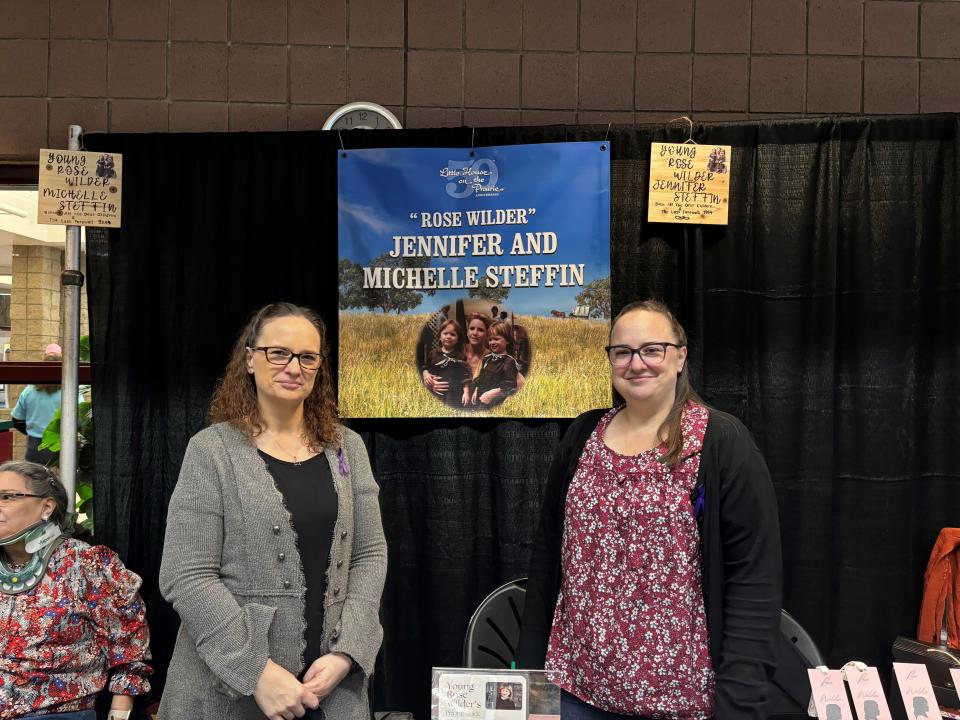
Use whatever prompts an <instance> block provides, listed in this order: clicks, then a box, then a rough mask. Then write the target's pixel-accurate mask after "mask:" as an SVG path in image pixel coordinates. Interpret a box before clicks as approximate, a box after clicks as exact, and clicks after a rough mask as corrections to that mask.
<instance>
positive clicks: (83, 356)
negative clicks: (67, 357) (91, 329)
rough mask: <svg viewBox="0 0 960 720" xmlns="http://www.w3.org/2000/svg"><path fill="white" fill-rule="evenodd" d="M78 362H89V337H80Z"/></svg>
mask: <svg viewBox="0 0 960 720" xmlns="http://www.w3.org/2000/svg"><path fill="white" fill-rule="evenodd" d="M80 361H81V362H90V336H89V335H81V336H80Z"/></svg>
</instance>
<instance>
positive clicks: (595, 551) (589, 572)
mask: <svg viewBox="0 0 960 720" xmlns="http://www.w3.org/2000/svg"><path fill="white" fill-rule="evenodd" d="M618 411H619V408H615V409H613V410H611V411H610V412H608V413H607V414H606V415H605V416H604V417H603V418H602V419H601V420H600V422H599V424H598V425H597V427H596V429H595V430H594V431H593V434H592V435H591V436H590V438H589V439H588V440H587V443H586V445H585V447H584V450H583V453H582V454H581V456H580V461H579V463H578V465H577V470H576V473H575V474H574V476H573V479H572V480H571V483H570V489H569V491H568V493H567V500H566V510H565V519H564V527H563V544H562V549H561V562H562V580H561V585H560V594H559V596H558V599H557V608H556V612H555V615H554V619H553V627H552V630H551V633H550V642H549V645H548V649H547V661H546V669H547V670H548V671H550V678H551V680H552V681H553V682H554V683H555V684H557V685H559V686H560V687H561V688H563V689H564V690H566V691H567V692H569V693H571V694H573V695H575V696H577V697H578V698H581V699H582V700H585V701H587V702H589V703H590V704H592V705H595V706H596V707H599V708H602V709H603V710H607V711H610V712H614V713H621V714H626V715H643V716H646V717H650V718H670V719H681V718H682V719H683V720H699V719H701V718H708V717H710V716H712V715H713V691H714V672H713V665H712V663H711V660H710V647H709V643H708V640H709V638H708V635H707V618H706V611H705V610H704V604H703V587H702V582H701V557H700V538H699V532H698V530H697V521H696V517H695V515H694V509H693V506H692V504H691V498H690V495H691V492H692V491H693V490H694V488H695V487H696V481H697V471H698V470H699V468H700V451H701V449H702V447H703V436H704V433H705V432H706V427H707V419H708V411H707V409H706V408H705V407H703V406H702V405H699V404H695V403H688V404H687V406H686V408H685V409H684V412H683V416H682V418H681V427H682V430H683V451H682V453H681V459H680V462H679V463H678V464H677V465H676V466H675V467H674V468H670V467H668V466H666V465H664V464H663V463H661V462H660V453H661V452H663V450H664V448H663V446H662V445H661V446H659V447H656V448H652V449H651V450H647V451H646V452H643V453H641V454H639V455H635V456H626V455H621V454H619V453H617V452H615V451H613V450H611V449H610V448H609V447H607V446H606V444H605V443H604V441H603V435H604V432H605V431H606V429H607V427H608V426H609V424H610V421H611V420H612V419H613V417H614V416H615V415H616V414H617V412H618Z"/></svg>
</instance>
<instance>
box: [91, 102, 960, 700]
mask: <svg viewBox="0 0 960 720" xmlns="http://www.w3.org/2000/svg"><path fill="white" fill-rule="evenodd" d="M958 127H960V123H958V117H957V116H955V115H937V116H925V117H907V118H896V119H887V118H877V119H869V118H868V119H863V118H859V119H822V120H803V121H793V122H776V123H768V122H763V123H743V124H718V125H706V126H703V125H697V126H696V128H695V131H694V138H695V139H696V140H697V141H699V142H704V143H710V144H729V145H732V146H733V159H732V172H733V176H732V182H731V192H730V222H729V225H728V226H726V227H712V226H704V227H681V226H675V225H660V224H648V223H647V221H646V205H645V203H646V195H647V193H646V185H647V173H648V164H649V153H650V142H651V141H653V140H660V141H663V140H668V141H680V140H682V139H684V137H685V133H680V132H679V131H676V130H667V129H664V128H662V127H656V126H634V127H614V128H610V129H608V128H606V127H591V128H583V127H560V126H557V127H547V128H492V129H478V130H477V131H476V135H475V138H473V141H474V142H475V143H476V144H477V145H498V144H520V143H537V142H562V141H565V140H587V139H589V140H597V139H602V138H604V137H605V136H608V137H609V139H610V141H611V144H612V152H613V156H612V157H613V165H612V175H613V177H612V190H613V192H612V209H611V243H612V248H611V251H612V257H613V274H612V282H613V294H614V297H613V305H614V308H617V307H620V306H622V305H623V304H624V303H626V302H628V301H629V300H632V299H635V298H641V297H646V296H650V295H655V296H658V297H661V298H663V299H665V300H666V301H667V302H668V303H670V304H671V305H672V306H673V307H675V308H676V309H677V311H678V312H679V314H680V317H681V320H682V321H683V322H684V324H685V325H686V327H687V328H688V331H689V334H690V341H691V359H692V363H693V364H692V367H693V373H694V379H695V384H696V386H697V387H698V389H700V390H701V392H702V394H703V395H704V397H705V398H706V399H707V400H708V401H709V402H710V403H712V404H713V405H715V406H716V407H718V408H721V409H724V410H727V411H730V412H732V413H734V414H736V415H737V416H739V417H740V418H741V419H743V421H744V422H745V423H746V424H747V425H748V427H749V428H750V429H751V430H752V432H753V433H754V435H755V437H756V439H757V442H758V443H759V445H760V447H761V448H762V450H763V452H764V454H765V456H766V458H767V462H768V464H769V466H770V470H771V472H772V474H773V478H774V482H775V484H776V488H777V494H778V500H779V506H780V520H781V523H782V533H783V550H784V562H785V568H784V569H785V578H786V580H785V583H786V584H785V588H784V590H785V592H784V598H785V605H786V607H787V609H788V610H789V611H790V612H791V613H792V614H793V615H794V616H795V617H797V618H798V619H799V620H800V622H801V623H802V624H803V625H804V626H805V627H806V628H807V629H808V630H809V632H810V633H811V634H812V636H813V637H814V639H815V640H816V641H817V643H818V644H819V645H820V647H821V649H822V650H823V651H824V653H825V655H826V656H827V658H828V660H829V661H830V663H831V665H833V666H838V665H839V664H841V663H843V662H844V661H846V660H850V659H854V658H855V659H860V660H864V661H867V662H869V663H872V664H877V665H879V666H881V668H882V669H883V668H889V661H890V659H891V656H890V652H889V648H890V644H891V643H892V641H893V639H894V637H895V636H896V635H897V634H898V633H905V634H911V633H912V632H913V631H914V629H915V627H916V621H917V612H918V608H919V603H920V597H921V590H922V580H923V570H924V568H925V563H926V558H927V554H928V553H929V551H930V548H931V546H932V543H933V540H934V538H935V536H936V534H937V532H938V531H939V529H940V528H941V527H943V526H947V525H956V524H957V523H958V522H960V483H958V481H960V450H958V447H960V442H958V428H960V413H958V410H957V403H958V399H960V318H958V306H960V250H958V214H960V213H958V209H960V200H958V177H960V176H958V157H960V151H958V145H957V132H958ZM471 140H472V131H471V130H470V129H467V128H460V129H453V130H436V131H399V132H390V131H371V132H361V131H353V132H347V133H343V135H342V141H341V138H340V137H338V135H337V134H335V133H319V132H318V133H286V134H268V133H266V134H265V133H262V134H243V133H237V134H214V135H95V136H87V137H86V138H85V142H86V146H87V147H88V148H89V149H95V150H109V151H113V152H120V153H123V156H124V207H123V228H121V229H119V230H113V231H109V232H107V231H95V232H91V233H89V234H88V247H87V267H88V273H89V276H88V277H89V301H90V329H91V340H92V354H93V380H94V407H95V409H96V410H95V416H96V458H97V467H98V477H97V485H96V524H97V536H98V540H99V541H100V542H103V543H106V544H108V545H110V546H112V547H114V548H116V549H117V550H118V551H119V552H120V553H121V555H122V557H123V558H124V559H125V560H126V561H127V563H128V564H129V565H130V567H132V568H133V569H134V570H136V571H137V572H138V573H140V574H141V575H142V576H143V577H144V595H145V597H146V599H147V601H148V604H149V610H150V619H151V627H152V630H153V638H154V654H155V658H156V665H157V670H158V675H159V677H158V680H159V681H160V684H162V679H163V671H164V669H165V665H166V661H167V659H168V658H169V656H170V652H171V649H172V643H173V638H174V635H175V631H176V626H177V619H176V616H175V614H174V613H173V612H172V611H171V610H170V609H169V607H168V606H167V605H166V603H164V602H163V600H162V598H161V597H160V596H159V593H158V591H157V585H156V577H157V571H158V568H159V561H160V553H161V546H162V538H163V530H164V523H165V516H166V506H167V500H168V498H169V496H170V493H171V491H172V489H173V487H174V485H175V483H176V480H177V474H178V471H179V466H180V461H181V458H182V456H183V452H184V449H185V447H186V443H187V440H188V438H189V437H190V435H192V434H193V433H194V432H196V431H197V430H198V429H200V428H201V427H202V426H203V425H204V414H205V408H206V403H207V401H208V399H209V397H210V393H211V390H212V388H213V385H214V382H215V381H216V379H217V376H218V374H219V373H220V372H221V371H222V369H223V367H224V364H225V362H226V359H227V355H228V351H229V347H230V344H231V342H232V340H233V339H234V336H235V334H236V333H237V331H238V330H239V328H240V326H241V324H242V323H243V322H244V320H245V318H246V317H247V315H248V314H249V313H250V312H251V311H252V310H253V309H254V308H256V307H258V306H259V305H261V304H263V303H265V302H269V301H272V300H277V299H285V300H290V301H293V302H297V303H304V304H309V305H312V306H314V307H316V308H317V309H318V310H319V311H320V312H321V314H322V315H323V316H324V317H325V318H326V320H327V322H328V323H329V326H330V328H331V332H332V336H333V337H332V340H333V342H334V344H335V333H336V317H337V273H336V266H337V243H336V237H337V222H336V209H337V208H336V183H337V179H336V155H337V153H338V152H341V151H342V150H341V142H342V143H343V146H345V147H346V149H347V151H348V152H349V150H350V149H351V148H357V147H391V146H409V147H417V146H424V147H426V146H434V147H442V146H457V147H464V146H469V145H470V143H471ZM583 350H584V352H602V350H601V349H600V348H584V349H583ZM398 372H402V370H398ZM566 424H567V422H566V421H564V420H557V421H529V422H517V421H510V422H496V421H490V420H481V419H477V420H472V421H469V422H463V423H457V422H451V421H441V422H435V421H431V422H428V421H386V420H376V421H374V420H366V421H363V420H355V421H352V422H351V425H352V426H353V427H354V428H355V429H357V430H359V431H361V432H362V433H363V435H364V438H365V440H366V441H367V445H368V448H369V450H370V456H371V461H372V463H373V467H374V471H375V473H376V475H377V477H378V479H379V481H380V484H381V507H382V510H383V517H384V524H385V528H386V533H387V540H388V543H389V559H390V570H389V575H388V578H387V587H386V591H385V593H384V598H383V610H382V615H383V622H384V626H385V629H386V637H385V640H384V647H383V652H382V655H381V661H380V665H379V669H378V673H377V676H376V680H375V691H376V692H375V697H376V706H377V708H378V709H400V710H404V709H405V710H413V711H415V712H416V714H417V716H418V717H428V713H429V710H428V704H429V695H428V681H429V674H428V670H429V668H430V667H431V666H438V665H457V664H458V663H459V661H460V656H461V649H462V642H463V633H464V630H465V627H466V624H467V620H468V619H469V617H470V615H471V613H472V611H473V609H474V608H475V606H476V605H477V603H479V601H480V600H481V599H482V598H483V597H484V596H485V595H486V594H487V593H488V592H489V591H490V590H491V589H493V588H494V587H496V586H497V585H498V584H499V583H501V582H504V581H506V580H509V579H512V578H515V577H519V576H523V575H525V574H526V571H527V562H528V558H529V548H530V542H531V538H532V535H533V532H534V529H535V525H536V518H537V511H538V505H539V500H540V495H541V491H542V488H543V485H544V482H545V478H546V471H547V466H548V464H549V462H550V457H551V454H552V452H553V448H554V446H555V444H556V442H557V439H558V437H559V435H560V433H562V431H563V430H564V429H565V427H566Z"/></svg>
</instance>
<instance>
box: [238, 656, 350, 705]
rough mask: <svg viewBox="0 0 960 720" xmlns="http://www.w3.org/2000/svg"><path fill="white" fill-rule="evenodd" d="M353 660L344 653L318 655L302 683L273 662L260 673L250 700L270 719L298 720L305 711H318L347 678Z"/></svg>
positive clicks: (268, 663) (270, 661)
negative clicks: (321, 704) (309, 709)
mask: <svg viewBox="0 0 960 720" xmlns="http://www.w3.org/2000/svg"><path fill="white" fill-rule="evenodd" d="M352 666H353V660H351V659H350V656H348V655H345V654H343V653H327V654H326V655H321V656H320V657H318V658H317V659H316V660H314V661H313V664H312V665H310V667H309V668H308V669H307V672H306V673H304V676H303V682H302V683H301V682H300V681H299V680H297V678H296V676H294V675H293V673H291V672H290V671H288V670H287V669H286V668H284V667H282V666H280V665H278V664H277V663H275V662H274V661H273V660H267V665H266V667H265V668H264V669H263V672H262V673H260V679H259V680H257V685H256V687H255V688H254V689H253V699H254V700H256V702H257V705H258V706H259V707H260V709H261V710H262V711H263V714H264V715H266V716H267V717H268V718H269V720H293V718H301V717H303V716H304V714H305V713H306V710H307V708H311V709H312V708H317V707H319V705H320V701H321V700H323V699H324V698H325V697H326V696H327V695H329V694H330V693H331V692H333V689H334V688H335V687H336V686H337V685H339V684H340V681H341V680H343V678H345V677H346V676H347V673H348V672H350V668H351V667H352Z"/></svg>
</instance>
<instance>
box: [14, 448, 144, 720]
mask: <svg viewBox="0 0 960 720" xmlns="http://www.w3.org/2000/svg"><path fill="white" fill-rule="evenodd" d="M66 520H67V494H66V490H65V489H64V487H63V485H62V484H61V483H60V481H59V479H57V477H56V476H55V475H54V474H53V473H52V472H51V471H50V470H48V469H47V468H45V467H44V466H43V465H38V464H36V463H32V462H26V461H11V462H6V463H3V464H2V465H0V720H8V718H33V717H48V716H49V717H51V718H57V719H58V720H94V718H95V717H96V715H95V713H94V704H95V702H96V698H97V694H98V693H99V692H100V691H101V690H103V689H104V688H107V690H108V692H110V693H112V695H113V698H112V701H111V705H110V715H109V718H110V720H125V719H126V718H127V717H129V715H130V711H131V710H132V708H133V697H134V696H135V695H140V694H143V693H145V692H147V691H148V690H149V689H150V682H149V681H148V680H147V677H148V676H149V675H150V674H151V672H152V671H151V669H150V667H149V666H148V665H147V664H146V661H147V660H149V659H150V650H149V641H150V636H149V631H148V629H147V623H146V618H145V611H144V605H143V601H142V600H141V599H140V595H139V594H138V590H139V588H140V578H139V577H138V576H137V575H135V574H134V573H132V572H130V571H129V570H127V569H126V568H125V567H124V566H123V563H121V562H120V559H119V558H118V557H117V556H116V554H115V553H113V551H111V550H109V549H107V548H105V547H99V546H98V547H91V546H90V545H87V544H86V543H84V542H81V541H80V540H77V539H75V538H72V537H69V536H68V535H66V534H65V533H64V532H63V528H64V526H65V524H66Z"/></svg>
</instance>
